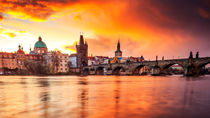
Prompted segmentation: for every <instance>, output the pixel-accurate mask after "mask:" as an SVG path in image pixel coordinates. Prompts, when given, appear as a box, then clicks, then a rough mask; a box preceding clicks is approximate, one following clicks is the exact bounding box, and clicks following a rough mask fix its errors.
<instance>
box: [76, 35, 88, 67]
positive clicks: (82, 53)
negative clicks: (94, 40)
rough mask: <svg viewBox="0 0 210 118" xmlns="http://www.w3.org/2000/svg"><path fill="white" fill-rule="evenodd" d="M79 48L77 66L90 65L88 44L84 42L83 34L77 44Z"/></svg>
mask: <svg viewBox="0 0 210 118" xmlns="http://www.w3.org/2000/svg"><path fill="white" fill-rule="evenodd" d="M76 49H77V61H76V62H77V67H78V68H81V67H83V66H87V65H88V44H87V42H84V38H83V35H80V41H79V45H76Z"/></svg>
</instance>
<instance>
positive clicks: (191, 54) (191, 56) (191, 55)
mask: <svg viewBox="0 0 210 118" xmlns="http://www.w3.org/2000/svg"><path fill="white" fill-rule="evenodd" d="M189 58H190V59H192V58H193V53H192V51H190V56H189Z"/></svg>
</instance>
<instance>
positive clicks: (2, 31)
mask: <svg viewBox="0 0 210 118" xmlns="http://www.w3.org/2000/svg"><path fill="white" fill-rule="evenodd" d="M22 34H27V32H26V31H18V30H14V29H9V28H5V27H2V26H1V25H0V36H3V37H6V38H15V37H17V36H20V35H22Z"/></svg>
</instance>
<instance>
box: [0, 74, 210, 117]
mask: <svg viewBox="0 0 210 118" xmlns="http://www.w3.org/2000/svg"><path fill="white" fill-rule="evenodd" d="M0 118H210V76H202V77H194V78H186V77H182V76H165V77H153V76H88V77H78V76H49V77H38V76H0Z"/></svg>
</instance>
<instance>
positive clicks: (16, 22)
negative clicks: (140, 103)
mask: <svg viewBox="0 0 210 118" xmlns="http://www.w3.org/2000/svg"><path fill="white" fill-rule="evenodd" d="M209 7H210V4H209V2H208V1H207V0H200V1H196V0H195V1H190V2H187V1H181V0H179V1H167V0H164V1H162V2H161V3H159V2H158V1H157V0H147V1H143V0H112V1H108V0H100V2H99V1H97V0H62V1H58V0H48V1H46V0H28V1H25V0H2V1H0V47H1V50H2V51H9V52H14V51H17V49H18V45H19V44H21V45H22V46H23V47H24V51H26V52H29V48H30V47H32V48H33V46H34V43H35V42H36V41H37V39H38V37H39V36H42V38H43V40H44V41H45V43H46V44H47V47H48V49H49V50H61V51H62V52H64V53H69V54H71V53H75V52H76V50H75V44H76V42H78V40H79V35H80V33H81V32H83V34H84V37H85V39H86V40H87V42H88V45H89V50H88V51H89V55H91V54H93V55H103V56H105V55H108V56H114V50H115V49H116V44H117V40H118V39H120V41H121V45H122V47H121V48H122V51H123V56H141V55H144V57H145V58H147V59H154V58H155V56H156V55H159V56H165V58H173V57H174V58H178V57H188V55H189V51H190V50H192V51H199V52H201V53H200V54H201V56H207V55H208V53H209V49H210V47H209V40H210V39H209V37H210V29H209V28H210V17H209V15H210V12H209ZM8 44H9V46H8Z"/></svg>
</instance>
